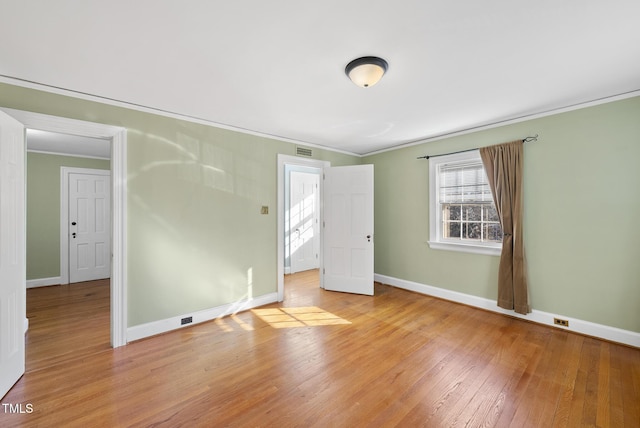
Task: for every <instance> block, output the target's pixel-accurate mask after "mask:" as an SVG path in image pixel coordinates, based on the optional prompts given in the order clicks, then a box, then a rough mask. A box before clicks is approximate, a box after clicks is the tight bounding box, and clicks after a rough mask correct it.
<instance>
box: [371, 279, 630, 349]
mask: <svg viewBox="0 0 640 428" xmlns="http://www.w3.org/2000/svg"><path fill="white" fill-rule="evenodd" d="M375 280H376V281H377V282H380V283H382V284H388V285H392V286H394V287H397V288H402V289H404V290H409V291H414V292H416V293H420V294H426V295H428V296H433V297H438V298H441V299H445V300H450V301H452V302H456V303H462V304H464V305H469V306H473V307H476V308H481V309H485V310H488V311H491V312H497V313H499V314H504V315H508V316H511V317H516V318H520V319H523V320H527V321H532V322H535V323H538V324H543V325H547V326H550V327H554V328H559V329H562V330H568V331H573V332H576V333H581V334H585V335H587V336H593V337H597V338H600V339H605V340H610V341H612V342H617V343H623V344H625V345H629V346H634V347H636V348H640V333H638V332H635V331H630V330H623V329H620V328H616V327H610V326H607V325H602V324H596V323H592V322H590V321H584V320H580V319H577V318H571V317H567V316H564V315H560V314H551V313H549V312H543V311H538V310H535V309H534V310H533V311H532V312H531V313H530V314H528V315H521V314H518V313H516V312H514V311H509V310H506V309H503V308H500V307H498V306H497V304H496V302H495V301H493V300H489V299H485V298H483V297H478V296H473V295H471V294H464V293H459V292H457V291H451V290H446V289H444V288H439V287H434V286H431V285H425V284H420V283H418V282H413V281H407V280H404V279H399V278H394V277H391V276H386V275H379V274H376V275H375ZM554 318H561V319H565V320H568V321H569V327H559V326H557V325H555V324H554V323H553V319H554Z"/></svg>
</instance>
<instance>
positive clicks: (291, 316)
mask: <svg viewBox="0 0 640 428" xmlns="http://www.w3.org/2000/svg"><path fill="white" fill-rule="evenodd" d="M252 312H253V313H254V314H256V315H257V316H258V317H259V318H260V319H261V320H263V321H264V322H266V323H267V324H269V325H270V326H271V327H273V328H295V327H309V326H311V327H315V326H320V325H341V324H351V322H350V321H347V320H345V319H344V318H340V317H339V316H337V315H334V314H332V313H331V312H327V311H325V310H323V309H320V308H318V307H317V306H306V307H301V308H270V309H253V310H252Z"/></svg>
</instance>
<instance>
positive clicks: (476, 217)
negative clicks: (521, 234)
mask: <svg viewBox="0 0 640 428" xmlns="http://www.w3.org/2000/svg"><path fill="white" fill-rule="evenodd" d="M429 162H430V177H431V178H430V183H431V187H430V194H431V197H430V199H431V216H430V219H431V220H430V221H431V226H430V230H431V239H430V242H429V244H430V245H431V247H432V248H438V249H451V250H456V251H472V252H480V250H479V248H480V247H484V248H488V249H489V250H487V251H493V250H495V249H499V248H500V247H501V245H502V227H501V226H500V219H499V218H498V213H497V211H496V209H495V204H494V202H493V196H492V195H491V188H490V187H489V182H488V179H487V175H486V173H485V170H484V165H483V164H482V160H481V159H480V154H479V153H478V152H477V151H476V152H471V153H462V154H453V155H446V156H442V157H440V158H435V159H434V158H432V159H429ZM491 254H495V253H493V252H492V253H491Z"/></svg>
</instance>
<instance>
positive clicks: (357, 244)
mask: <svg viewBox="0 0 640 428" xmlns="http://www.w3.org/2000/svg"><path fill="white" fill-rule="evenodd" d="M323 172H324V189H323V202H324V228H323V238H324V240H323V254H324V257H323V277H324V280H323V284H324V288H325V290H330V291H342V292H347V293H356V294H367V295H370V296H372V295H373V165H356V166H339V167H332V168H324V169H323Z"/></svg>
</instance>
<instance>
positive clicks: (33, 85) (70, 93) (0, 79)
mask: <svg viewBox="0 0 640 428" xmlns="http://www.w3.org/2000/svg"><path fill="white" fill-rule="evenodd" d="M0 83H7V84H9V85H14V86H20V87H23V88H29V89H36V90H38V91H44V92H49V93H53V94H59V95H64V96H67V97H73V98H78V99H81V100H87V101H93V102H98V103H101V104H106V105H111V106H116V107H123V108H126V109H129V110H135V111H142V112H145V113H151V114H155V115H158V116H164V117H170V118H172V119H178V120H184V121H186V122H191V123H198V124H201V125H207V126H212V127H214V128H220V129H226V130H229V131H235V132H239V133H241V134H248V135H254V136H256V137H261V138H269V139H275V140H278V141H284V142H287V143H292V144H296V145H302V146H306V147H313V148H318V149H322V150H327V151H329V152H334V153H342V154H346V155H351V156H357V157H362V156H363V155H360V154H358V153H353V152H349V151H346V150H341V149H337V148H334V147H329V146H322V145H319V144H314V143H309V142H306V141H302V140H296V139H293V138H287V137H282V136H279V135H272V134H267V133H264V132H258V131H252V130H251V129H246V128H239V127H237V126H232V125H226V124H224V123H218V122H214V121H212V120H207V119H203V118H200V117H194V116H189V115H185V114H180V113H175V112H172V111H167V110H162V109H158V108H153V107H148V106H143V105H140V104H133V103H129V102H126V101H120V100H115V99H113V98H106V97H100V96H97V95H92V94H87V93H84V92H78V91H74V90H71V89H65V88H58V87H55V86H49V85H45V84H42V83H37V82H30V81H27V80H22V79H16V78H12V77H9V76H0Z"/></svg>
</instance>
